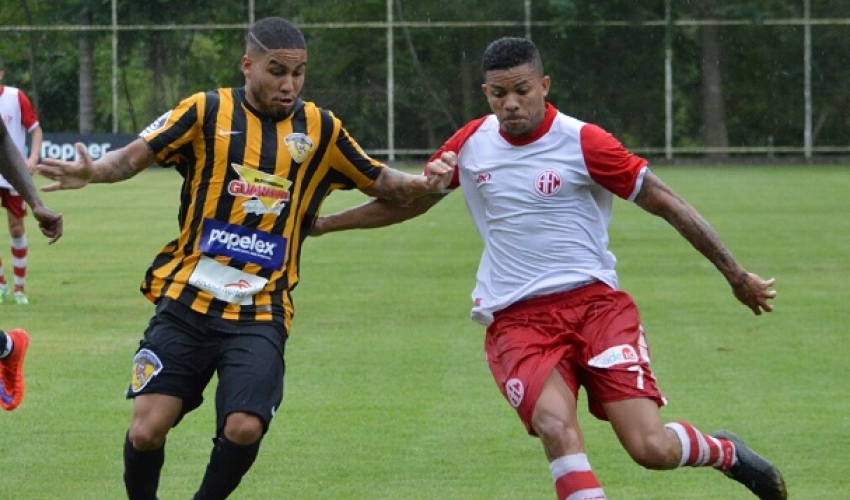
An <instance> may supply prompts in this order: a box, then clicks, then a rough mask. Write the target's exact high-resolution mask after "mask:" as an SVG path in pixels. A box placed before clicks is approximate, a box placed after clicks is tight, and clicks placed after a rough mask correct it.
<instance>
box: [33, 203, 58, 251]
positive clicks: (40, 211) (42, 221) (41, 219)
mask: <svg viewBox="0 0 850 500" xmlns="http://www.w3.org/2000/svg"><path fill="white" fill-rule="evenodd" d="M32 215H33V217H35V219H36V220H37V221H38V227H39V228H41V233H42V234H43V235H45V236H47V237H48V238H50V243H51V244H53V243H55V242H56V240H58V239H59V238H60V237H61V236H62V214H57V213H55V212H54V211H53V210H50V209H49V208H47V207H36V208H33V210H32Z"/></svg>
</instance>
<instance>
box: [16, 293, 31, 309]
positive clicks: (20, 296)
mask: <svg viewBox="0 0 850 500" xmlns="http://www.w3.org/2000/svg"><path fill="white" fill-rule="evenodd" d="M12 298H13V299H15V304H18V305H19V306H25V305H27V304H29V303H30V299H28V298H27V296H26V294H25V293H24V291H23V290H15V293H13V294H12Z"/></svg>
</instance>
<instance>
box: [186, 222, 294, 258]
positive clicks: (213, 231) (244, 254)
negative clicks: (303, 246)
mask: <svg viewBox="0 0 850 500" xmlns="http://www.w3.org/2000/svg"><path fill="white" fill-rule="evenodd" d="M198 248H199V249H200V250H201V251H202V252H204V253H207V254H211V255H221V256H223V257H228V258H231V259H234V260H237V261H239V262H245V263H250V264H258V265H260V266H262V267H264V268H266V269H280V268H281V267H283V256H284V254H285V252H286V238H284V237H283V236H279V235H276V234H271V233H267V232H264V231H257V230H254V229H251V228H247V227H243V226H238V225H236V224H228V223H226V222H221V221H218V220H215V219H204V224H203V229H202V232H201V240H200V244H199V245H198Z"/></svg>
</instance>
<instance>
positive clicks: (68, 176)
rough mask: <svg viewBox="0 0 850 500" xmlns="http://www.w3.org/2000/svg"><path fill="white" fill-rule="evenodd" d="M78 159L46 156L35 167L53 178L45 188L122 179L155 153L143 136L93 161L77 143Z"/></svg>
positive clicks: (131, 175)
mask: <svg viewBox="0 0 850 500" xmlns="http://www.w3.org/2000/svg"><path fill="white" fill-rule="evenodd" d="M75 146H76V148H77V156H78V158H77V160H76V161H62V160H56V159H53V158H45V159H44V160H43V161H42V162H41V163H39V164H38V166H37V167H36V168H35V171H36V172H37V173H39V174H41V175H43V176H44V177H47V178H48V179H50V180H52V181H54V182H53V183H52V184H49V185H47V186H44V187H43V188H42V190H44V191H58V190H60V189H79V188H82V187H85V186H86V185H87V184H89V183H92V182H93V183H112V182H120V181H124V180H127V179H130V178H131V177H133V176H135V175H136V174H138V173H139V172H141V171H142V170H144V169H145V168H147V167H148V166H150V165H151V164H152V163H153V161H154V155H153V153H152V152H151V150H150V149H149V148H148V145H147V143H146V142H145V141H144V139H136V140H135V141H133V142H131V143H130V144H128V145H126V146H124V147H123V148H120V149H116V150H115V151H109V152H108V153H106V154H105V155H103V156H102V157H100V158H99V159H98V160H97V161H92V159H91V156H89V154H88V151H86V148H85V146H84V145H83V144H81V143H77V144H76V145H75Z"/></svg>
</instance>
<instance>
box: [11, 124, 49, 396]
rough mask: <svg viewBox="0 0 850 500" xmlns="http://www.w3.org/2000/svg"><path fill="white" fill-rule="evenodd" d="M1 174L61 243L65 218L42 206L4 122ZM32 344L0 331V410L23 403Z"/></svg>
mask: <svg viewBox="0 0 850 500" xmlns="http://www.w3.org/2000/svg"><path fill="white" fill-rule="evenodd" d="M0 174H2V175H3V176H4V177H5V178H6V179H7V180H8V181H9V183H10V184H11V186H12V187H14V188H15V190H16V191H17V192H18V193H19V194H18V196H21V197H22V199H23V200H24V201H26V202H27V203H28V204H29V206H30V207H32V213H33V217H35V219H36V220H37V221H38V225H39V227H40V228H41V232H42V233H43V234H44V235H45V236H47V237H48V238H49V239H50V243H53V242H55V241H56V240H58V239H59V238H60V237H61V236H62V216H61V215H59V214H56V213H54V212H53V211H52V210H50V209H49V208H47V207H46V206H44V203H42V201H41V196H39V194H38V191H37V190H36V187H35V184H34V183H33V181H32V177H31V176H30V173H29V170H27V165H26V163H25V162H24V159H23V157H22V156H21V154H20V151H18V147H17V146H16V145H15V142H14V140H13V138H12V135H11V134H10V133H9V129H8V128H7V127H6V122H4V121H3V120H0ZM29 342H30V337H29V334H28V333H27V332H26V331H25V330H23V329H21V328H15V329H13V330H10V331H8V332H6V331H3V330H0V408H3V409H4V410H7V411H11V410H14V409H15V408H17V407H18V405H19V404H21V401H22V400H23V397H24V356H25V354H26V352H27V346H28V345H29Z"/></svg>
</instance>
